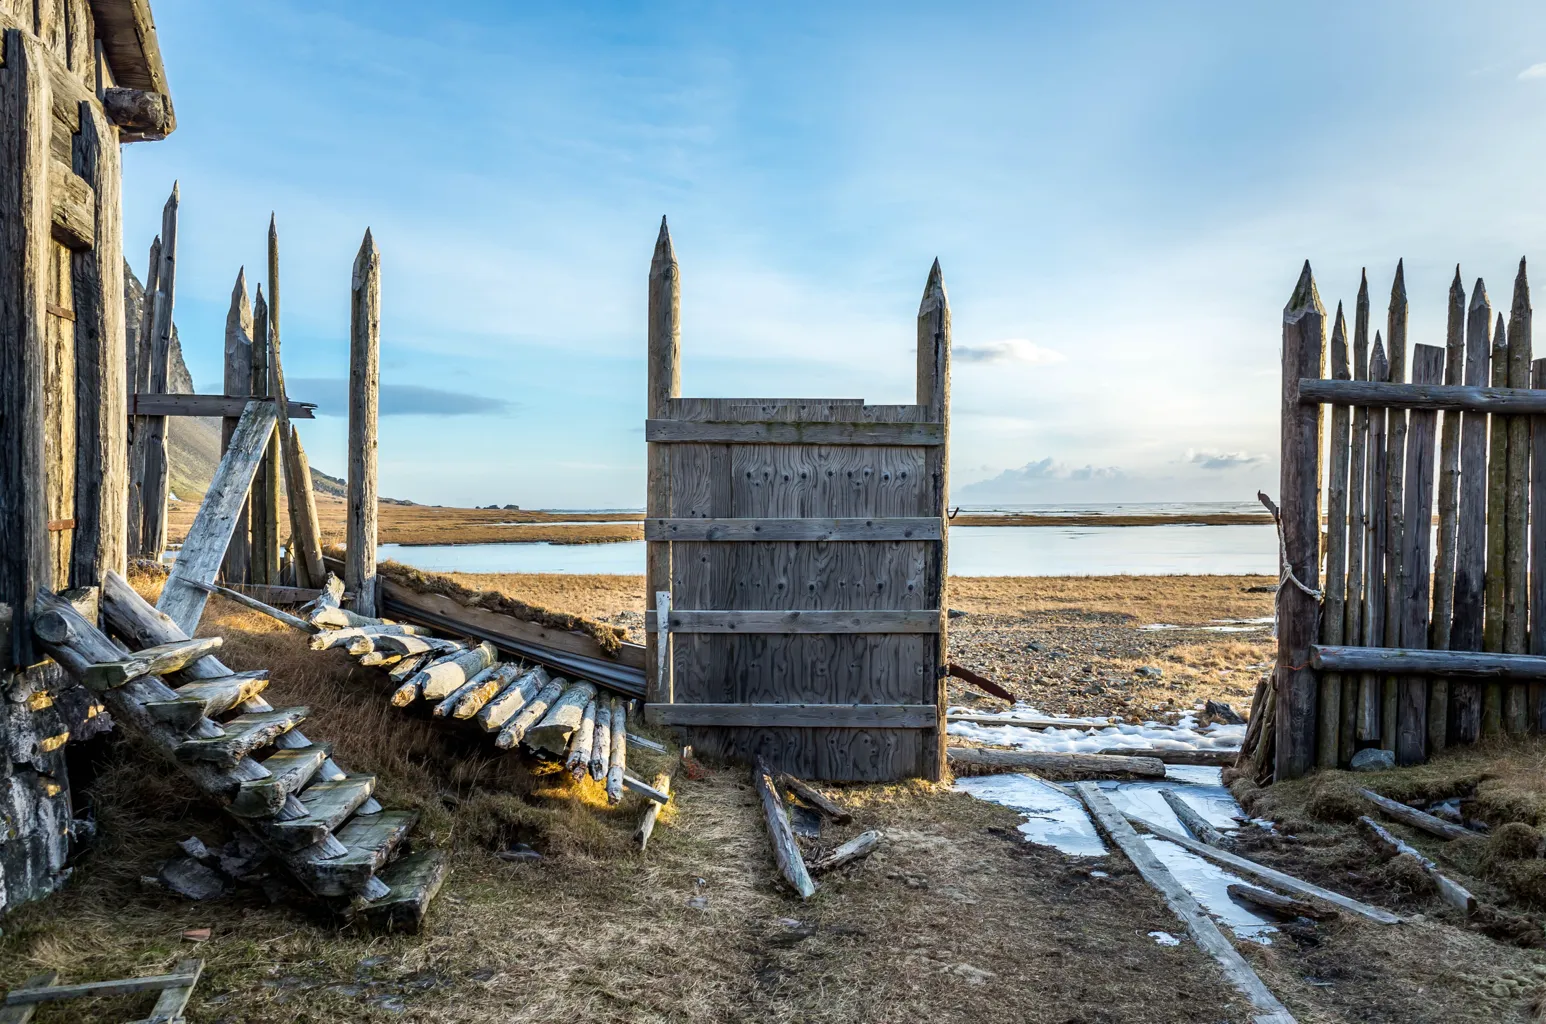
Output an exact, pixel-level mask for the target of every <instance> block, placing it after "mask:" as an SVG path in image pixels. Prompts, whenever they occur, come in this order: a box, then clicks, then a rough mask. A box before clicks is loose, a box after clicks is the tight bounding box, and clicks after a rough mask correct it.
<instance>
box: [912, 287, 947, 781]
mask: <svg viewBox="0 0 1546 1024" xmlns="http://www.w3.org/2000/svg"><path fill="white" fill-rule="evenodd" d="M916 337H917V342H918V405H919V406H920V407H921V408H922V409H923V410H924V414H925V415H926V416H927V417H928V418H929V419H933V420H936V421H937V422H939V423H941V424H943V425H944V431H945V436H946V437H949V436H950V296H949V295H948V294H947V293H946V291H945V274H944V272H943V271H942V270H941V269H940V266H939V260H938V259H936V260H935V261H934V265H933V266H932V267H930V268H929V277H928V280H927V281H926V282H925V283H924V286H923V298H922V299H921V300H920V301H919V303H918V326H917V335H916ZM924 467H925V471H926V472H927V473H928V480H929V490H928V492H927V495H926V497H925V498H924V507H926V508H928V509H930V510H931V511H934V510H937V511H938V514H939V516H940V519H941V521H942V522H944V521H948V520H949V517H950V446H949V445H939V446H938V447H936V448H930V449H929V450H928V453H927V454H926V455H925V456H924ZM948 534H949V531H948V530H945V531H941V533H940V540H939V570H938V574H937V575H935V576H934V577H932V578H931V579H929V582H928V585H927V587H928V590H929V591H930V592H929V593H927V594H925V595H924V601H925V605H924V607H928V608H938V609H939V632H938V634H937V635H936V637H935V643H934V644H932V645H930V646H931V651H930V653H931V654H932V656H933V657H932V662H933V663H932V664H929V665H925V666H924V671H923V673H922V674H921V678H923V679H926V680H929V681H930V685H931V686H932V691H931V692H925V693H922V694H920V695H919V697H920V698H921V700H922V702H924V703H931V704H934V705H936V707H937V708H938V709H939V711H938V719H937V720H938V722H939V723H940V725H939V728H937V729H936V730H935V731H934V733H933V734H932V736H931V737H930V740H931V742H932V746H931V747H930V748H929V749H926V750H924V751H922V752H920V763H919V766H918V774H920V775H921V776H923V777H924V778H926V779H929V780H931V781H937V780H939V779H940V778H942V777H943V776H944V772H945V727H944V723H945V712H946V707H945V684H944V678H945V673H946V671H947V667H948V666H949V664H950V654H949V649H948V642H949V618H948V616H947V615H946V609H947V608H948V606H949V601H948V599H947V597H946V591H945V586H946V585H945V581H946V579H947V578H948V577H949V572H950V565H949V562H950V558H949V556H950V544H949V536H948Z"/></svg>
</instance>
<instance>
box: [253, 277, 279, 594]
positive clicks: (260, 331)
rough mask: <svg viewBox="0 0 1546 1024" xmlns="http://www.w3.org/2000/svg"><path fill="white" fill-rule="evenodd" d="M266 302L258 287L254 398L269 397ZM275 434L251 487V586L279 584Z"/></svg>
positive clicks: (277, 446) (254, 305) (255, 313)
mask: <svg viewBox="0 0 1546 1024" xmlns="http://www.w3.org/2000/svg"><path fill="white" fill-rule="evenodd" d="M270 351H271V349H270V348H269V330H268V300H267V299H265V298H264V297H263V285H262V284H259V285H258V294H257V298H256V299H254V300H253V307H252V384H251V387H250V389H249V391H250V393H251V395H252V396H253V397H254V398H268V397H269V369H268V365H269V361H270ZM279 474H280V470H279V432H278V431H277V430H276V431H275V432H274V436H273V437H271V438H269V441H268V451H267V452H265V453H264V455H263V461H262V463H260V464H259V466H258V475H257V477H256V479H254V481H253V484H252V505H251V524H252V564H251V568H252V582H254V583H259V584H267V585H274V584H277V583H278V582H279Z"/></svg>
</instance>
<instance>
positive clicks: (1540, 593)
mask: <svg viewBox="0 0 1546 1024" xmlns="http://www.w3.org/2000/svg"><path fill="white" fill-rule="evenodd" d="M1531 383H1532V384H1533V385H1534V386H1535V387H1537V388H1541V389H1546V359H1537V360H1535V362H1534V364H1533V365H1532V367H1531ZM1530 449H1531V459H1530V508H1531V509H1532V513H1531V516H1530V653H1531V654H1534V655H1536V656H1541V655H1546V511H1543V510H1546V416H1537V417H1534V418H1533V419H1532V420H1531V422H1530ZM1530 697H1531V700H1530V727H1531V729H1533V730H1534V731H1536V732H1546V697H1543V693H1542V689H1541V688H1540V687H1538V686H1532V687H1531V688H1530Z"/></svg>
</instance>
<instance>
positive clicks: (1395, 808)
mask: <svg viewBox="0 0 1546 1024" xmlns="http://www.w3.org/2000/svg"><path fill="white" fill-rule="evenodd" d="M1358 795H1359V796H1361V797H1363V798H1364V799H1365V800H1367V801H1369V802H1370V803H1371V804H1373V805H1374V806H1375V807H1377V808H1379V811H1380V813H1381V814H1383V815H1385V816H1386V817H1387V818H1394V819H1395V820H1396V821H1399V822H1401V823H1402V824H1403V825H1410V826H1412V827H1413V828H1415V829H1420V830H1422V831H1424V832H1427V833H1428V834H1429V835H1434V836H1438V837H1439V838H1440V839H1472V838H1475V837H1476V833H1475V832H1472V831H1471V830H1470V829H1468V828H1462V827H1461V826H1459V825H1455V824H1451V823H1450V822H1447V821H1445V820H1444V819H1443V818H1435V817H1434V816H1433V815H1431V814H1426V813H1424V812H1422V811H1419V810H1418V809H1417V808H1415V807H1408V806H1407V805H1406V804H1403V803H1397V802H1396V801H1394V800H1392V799H1390V798H1389V797H1385V796H1380V795H1379V794H1378V793H1376V792H1374V791H1373V790H1372V789H1360V790H1359V791H1358Z"/></svg>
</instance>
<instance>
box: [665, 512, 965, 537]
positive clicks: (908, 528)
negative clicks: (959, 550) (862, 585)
mask: <svg viewBox="0 0 1546 1024" xmlns="http://www.w3.org/2000/svg"><path fill="white" fill-rule="evenodd" d="M942 531H943V526H942V524H941V521H940V520H939V519H938V518H937V517H929V516H899V517H893V518H874V519H646V520H645V521H644V539H645V540H647V541H706V542H709V543H726V542H736V541H740V542H750V541H775V540H780V541H894V540H939V539H940V536H941V535H942Z"/></svg>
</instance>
